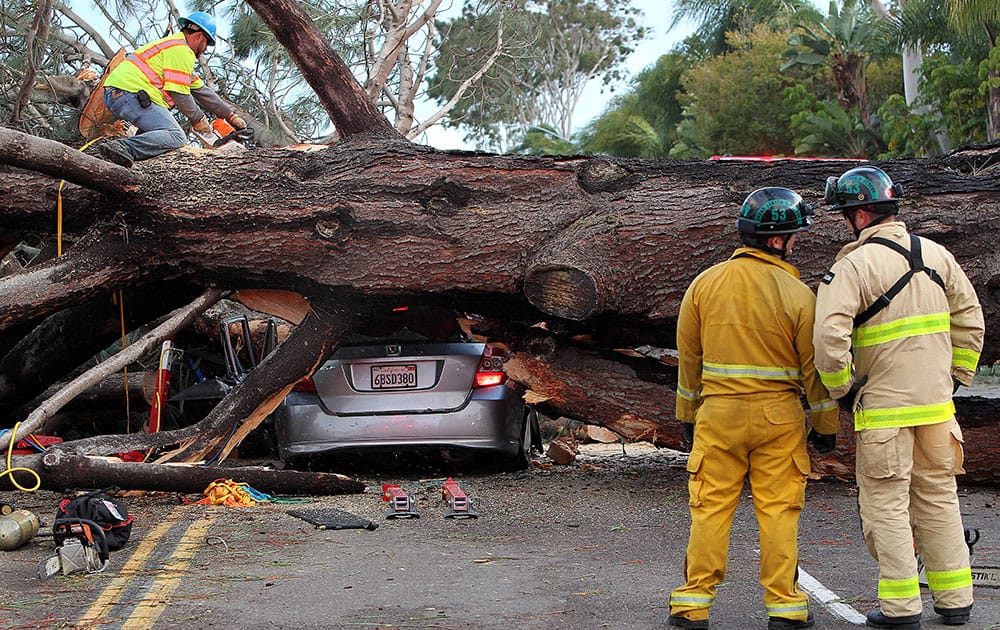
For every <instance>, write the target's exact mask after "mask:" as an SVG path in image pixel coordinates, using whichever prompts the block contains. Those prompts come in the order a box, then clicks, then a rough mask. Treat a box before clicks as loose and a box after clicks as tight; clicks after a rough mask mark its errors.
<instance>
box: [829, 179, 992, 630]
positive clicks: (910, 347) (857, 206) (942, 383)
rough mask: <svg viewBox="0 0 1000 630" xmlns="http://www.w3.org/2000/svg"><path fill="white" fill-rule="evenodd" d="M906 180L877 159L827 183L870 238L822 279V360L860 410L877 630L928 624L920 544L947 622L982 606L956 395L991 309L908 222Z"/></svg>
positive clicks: (838, 206) (834, 199)
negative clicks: (976, 597) (962, 477)
mask: <svg viewBox="0 0 1000 630" xmlns="http://www.w3.org/2000/svg"><path fill="white" fill-rule="evenodd" d="M901 195H902V188H901V187H900V186H899V185H898V184H893V183H892V181H891V180H890V179H889V176H888V175H886V174H885V173H884V172H883V171H881V170H880V169H878V168H875V167H871V166H864V167H859V168H855V169H851V170H849V171H847V172H846V173H844V174H843V175H842V176H840V177H839V178H837V177H831V178H830V179H829V180H828V181H827V189H826V199H827V202H829V203H832V204H833V205H832V207H831V209H832V210H839V211H840V212H841V213H842V214H843V215H844V217H845V218H846V219H847V220H848V222H849V223H850V224H851V228H852V230H853V231H854V234H855V236H856V237H857V240H856V241H854V242H852V243H850V244H848V245H846V246H845V247H844V248H843V249H841V251H840V253H839V254H837V261H836V262H835V263H834V265H833V266H832V267H831V269H830V271H828V272H827V273H826V274H825V275H824V277H823V279H822V281H821V283H820V286H819V290H818V295H817V304H816V326H815V347H816V368H817V369H818V370H819V374H820V377H821V378H822V379H823V383H824V384H825V385H826V386H827V388H828V389H829V391H830V393H831V394H832V395H833V396H834V397H835V398H837V399H838V400H839V401H840V402H841V403H842V404H843V405H844V406H845V408H847V409H849V410H850V411H851V412H853V416H854V429H855V432H856V433H855V436H856V440H857V456H856V457H857V461H856V477H857V483H858V493H859V505H860V509H861V521H862V529H863V532H864V537H865V543H866V544H867V546H868V549H869V551H870V552H871V554H872V557H874V558H875V560H876V561H877V562H878V565H879V582H878V596H879V601H880V603H881V610H874V611H871V612H869V613H868V615H867V624H868V625H869V626H872V627H876V628H895V629H896V630H916V629H917V628H919V627H920V618H921V614H922V609H923V606H922V602H921V598H920V584H919V581H918V571H917V560H916V558H915V556H914V553H913V550H914V543H916V550H917V552H918V553H919V554H920V557H921V559H922V560H923V562H924V567H925V571H926V575H927V582H928V584H929V586H930V588H931V591H932V592H933V597H934V610H935V612H937V613H938V614H939V615H941V617H942V621H943V623H945V624H947V625H962V624H964V623H965V622H966V621H968V619H969V615H970V613H971V610H972V575H971V572H970V569H969V552H968V548H967V546H966V544H965V536H964V527H963V525H962V517H961V513H960V510H959V502H958V495H957V492H956V483H955V475H956V474H961V473H962V472H964V471H963V470H962V463H963V455H962V430H961V429H960V428H959V426H958V423H957V422H956V420H955V406H954V404H953V402H952V394H953V393H954V390H955V389H957V387H958V384H965V385H968V384H971V383H972V378H973V376H974V374H975V370H976V365H977V363H978V362H979V353H980V351H981V350H982V345H983V329H984V324H983V312H982V309H981V307H980V305H979V300H978V299H977V298H976V293H975V290H974V289H973V287H972V284H971V283H970V282H969V279H968V277H966V275H965V273H964V272H963V271H962V269H961V267H959V265H958V263H957V262H956V261H955V259H954V257H953V256H952V255H951V253H949V252H948V251H947V250H946V249H945V248H944V247H942V246H940V245H938V244H937V243H935V242H933V241H931V240H929V239H925V238H919V237H916V236H912V235H910V234H909V233H908V232H907V230H906V226H905V225H904V224H903V223H901V222H899V221H898V220H897V219H896V213H897V212H898V205H897V204H898V202H897V199H898V198H899V197H900V196H901Z"/></svg>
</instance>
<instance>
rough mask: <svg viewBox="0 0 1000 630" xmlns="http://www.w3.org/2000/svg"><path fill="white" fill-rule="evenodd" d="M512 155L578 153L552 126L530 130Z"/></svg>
mask: <svg viewBox="0 0 1000 630" xmlns="http://www.w3.org/2000/svg"><path fill="white" fill-rule="evenodd" d="M510 153H521V154H525V155H572V154H574V153H576V147H575V146H574V144H573V142H572V141H571V140H567V139H566V138H563V137H562V136H560V135H559V133H558V132H557V131H556V130H555V129H553V128H552V127H551V126H545V125H542V126H539V127H531V128H529V129H528V130H527V131H526V132H525V134H524V135H523V136H522V137H521V141H520V142H519V143H518V144H517V146H515V147H513V148H512V149H511V150H510Z"/></svg>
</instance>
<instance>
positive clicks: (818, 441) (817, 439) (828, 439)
mask: <svg viewBox="0 0 1000 630" xmlns="http://www.w3.org/2000/svg"><path fill="white" fill-rule="evenodd" d="M806 441H807V442H809V444H810V445H811V446H812V447H813V448H814V449H816V452H818V453H829V452H830V451H832V450H833V449H834V447H836V446H837V434H836V433H833V434H831V435H827V434H825V433H816V429H810V430H809V436H808V437H807V438H806Z"/></svg>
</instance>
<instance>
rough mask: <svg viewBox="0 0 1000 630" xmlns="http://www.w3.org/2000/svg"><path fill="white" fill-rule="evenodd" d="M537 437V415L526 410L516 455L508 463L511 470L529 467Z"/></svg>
mask: <svg viewBox="0 0 1000 630" xmlns="http://www.w3.org/2000/svg"><path fill="white" fill-rule="evenodd" d="M537 435H538V414H537V413H536V412H535V410H534V409H526V410H525V413H524V424H523V425H522V426H521V439H520V440H519V443H518V445H517V454H516V455H514V456H513V457H512V458H511V459H510V461H509V464H510V468H511V469H512V470H524V469H525V468H527V467H528V466H530V465H531V452H532V451H533V450H534V449H535V443H536V442H537V439H536V436H537Z"/></svg>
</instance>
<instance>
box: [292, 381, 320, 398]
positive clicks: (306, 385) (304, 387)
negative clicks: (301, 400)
mask: <svg viewBox="0 0 1000 630" xmlns="http://www.w3.org/2000/svg"><path fill="white" fill-rule="evenodd" d="M292 391H293V392H305V393H307V394H315V393H316V383H313V380H312V379H311V378H304V379H302V380H301V381H299V382H298V383H296V384H295V386H294V387H292Z"/></svg>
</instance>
